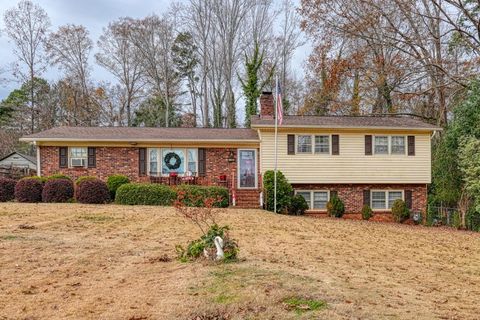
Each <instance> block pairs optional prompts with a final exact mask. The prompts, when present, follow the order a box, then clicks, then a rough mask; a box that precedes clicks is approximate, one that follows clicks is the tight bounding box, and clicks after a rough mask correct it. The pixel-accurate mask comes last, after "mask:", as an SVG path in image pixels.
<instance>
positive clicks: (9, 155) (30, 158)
mask: <svg viewBox="0 0 480 320" xmlns="http://www.w3.org/2000/svg"><path fill="white" fill-rule="evenodd" d="M14 154H18V155H19V156H20V157H22V158H24V159H25V160H27V161H30V162H31V163H33V164H36V163H37V158H36V157H32V156H28V155H26V154H23V153H20V152H17V151H14V152H12V153H10V154H7V155H6V156H4V157H2V158H0V161H2V160H5V159H7V158H9V157H11V156H13V155H14Z"/></svg>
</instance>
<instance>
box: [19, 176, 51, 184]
mask: <svg viewBox="0 0 480 320" xmlns="http://www.w3.org/2000/svg"><path fill="white" fill-rule="evenodd" d="M23 179H33V180H37V181H40V182H41V183H45V182H47V178H45V177H39V176H31V177H25V178H23Z"/></svg>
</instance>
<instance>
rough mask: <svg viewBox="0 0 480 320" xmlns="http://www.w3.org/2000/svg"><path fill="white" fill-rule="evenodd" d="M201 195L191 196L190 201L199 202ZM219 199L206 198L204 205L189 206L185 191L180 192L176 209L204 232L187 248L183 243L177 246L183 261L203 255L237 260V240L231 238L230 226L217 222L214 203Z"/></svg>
mask: <svg viewBox="0 0 480 320" xmlns="http://www.w3.org/2000/svg"><path fill="white" fill-rule="evenodd" d="M190 197H192V196H190ZM200 197H201V196H198V199H191V198H190V199H189V201H193V202H194V203H198V202H200V201H202V199H200ZM218 201H219V199H215V198H204V199H203V206H202V207H187V206H186V205H185V203H186V201H185V192H184V191H179V192H178V198H177V200H176V201H175V202H174V207H175V211H176V212H177V213H178V214H179V215H180V216H182V217H183V218H185V219H187V220H189V221H190V222H192V223H193V224H194V225H195V226H196V227H197V228H198V229H200V231H201V232H202V236H201V237H200V238H199V239H197V240H193V241H191V242H189V243H188V245H187V247H186V248H184V247H183V246H181V245H177V246H176V247H175V249H176V250H177V253H178V255H179V258H180V260H181V261H189V260H194V259H197V258H200V257H201V256H202V255H203V256H205V257H208V258H214V259H215V258H216V259H217V260H218V259H221V260H223V261H233V260H236V258H237V255H238V245H237V243H236V242H235V240H233V239H231V238H230V236H229V234H228V230H229V227H228V226H223V227H220V226H219V225H218V224H217V222H216V215H217V212H216V211H215V208H214V204H215V203H216V202H218ZM221 251H223V256H220V255H219V253H220V252H221Z"/></svg>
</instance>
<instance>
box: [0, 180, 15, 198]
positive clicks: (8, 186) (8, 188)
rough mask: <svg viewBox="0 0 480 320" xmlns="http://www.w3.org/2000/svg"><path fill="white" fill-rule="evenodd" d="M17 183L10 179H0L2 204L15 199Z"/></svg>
mask: <svg viewBox="0 0 480 320" xmlns="http://www.w3.org/2000/svg"><path fill="white" fill-rule="evenodd" d="M16 184H17V181H15V180H13V179H9V178H0V202H6V201H11V200H13V199H15V185H16Z"/></svg>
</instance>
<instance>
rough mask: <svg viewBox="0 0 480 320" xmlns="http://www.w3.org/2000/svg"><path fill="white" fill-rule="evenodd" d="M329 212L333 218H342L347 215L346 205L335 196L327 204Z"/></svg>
mask: <svg viewBox="0 0 480 320" xmlns="http://www.w3.org/2000/svg"><path fill="white" fill-rule="evenodd" d="M327 212H328V214H329V215H330V216H331V217H335V218H341V217H342V216H343V214H344V213H345V205H344V204H343V202H342V200H340V198H339V197H337V196H333V197H332V198H331V199H330V201H328V203H327Z"/></svg>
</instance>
